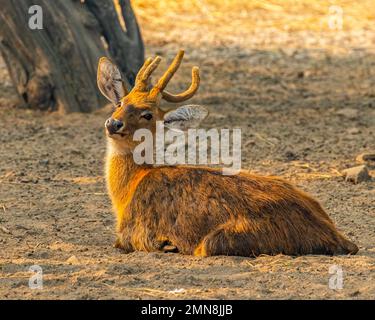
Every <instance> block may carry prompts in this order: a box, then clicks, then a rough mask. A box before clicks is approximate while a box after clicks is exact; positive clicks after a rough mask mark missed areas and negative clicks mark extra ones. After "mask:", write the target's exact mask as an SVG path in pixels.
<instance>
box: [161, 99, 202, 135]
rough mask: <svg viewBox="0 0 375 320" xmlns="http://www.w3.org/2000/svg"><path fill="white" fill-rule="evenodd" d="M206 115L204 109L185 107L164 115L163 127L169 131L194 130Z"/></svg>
mask: <svg viewBox="0 0 375 320" xmlns="http://www.w3.org/2000/svg"><path fill="white" fill-rule="evenodd" d="M207 115H208V111H207V109H206V108H205V107H202V106H198V105H192V104H190V105H186V106H182V107H179V108H177V109H176V110H173V111H169V112H167V113H166V114H165V115H164V125H165V126H166V127H167V128H169V129H177V130H183V131H184V130H187V129H189V128H196V127H197V126H198V125H199V124H200V122H201V121H202V120H204V119H205V118H206V117H207Z"/></svg>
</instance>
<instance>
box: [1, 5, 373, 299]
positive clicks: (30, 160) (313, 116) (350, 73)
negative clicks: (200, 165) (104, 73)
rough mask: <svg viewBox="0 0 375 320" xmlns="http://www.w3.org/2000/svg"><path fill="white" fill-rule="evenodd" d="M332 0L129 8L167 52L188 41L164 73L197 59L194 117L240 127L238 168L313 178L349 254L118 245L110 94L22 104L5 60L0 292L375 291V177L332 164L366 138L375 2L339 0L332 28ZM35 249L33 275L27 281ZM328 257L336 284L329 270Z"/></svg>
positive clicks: (182, 78)
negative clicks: (59, 109)
mask: <svg viewBox="0 0 375 320" xmlns="http://www.w3.org/2000/svg"><path fill="white" fill-rule="evenodd" d="M189 2H191V3H192V4H191V5H190V6H189V5H188V3H189ZM220 3H221V4H220ZM329 3H331V2H329V1H319V4H320V5H319V6H318V5H312V4H310V1H307V0H306V1H294V2H292V1H276V0H275V1H272V2H266V1H220V2H219V1H217V2H216V1H209V0H200V1H198V0H197V1H180V2H178V4H175V2H174V1H156V0H153V1H140V0H139V1H135V9H136V11H137V13H138V15H139V20H140V23H141V26H142V31H143V35H144V40H145V43H146V45H147V52H148V54H159V55H161V56H163V57H165V60H167V61H170V59H171V58H172V57H173V55H174V54H175V52H176V51H177V50H178V48H180V47H184V48H185V49H186V52H187V53H186V59H185V62H184V63H183V66H182V67H181V70H180V71H179V73H178V75H176V77H175V79H174V80H173V81H172V82H171V85H170V87H169V89H170V90H171V91H177V90H181V89H183V88H185V86H186V85H187V83H188V82H189V81H190V80H189V75H190V68H191V67H192V66H193V65H194V64H197V65H199V66H200V67H201V70H202V85H201V88H200V91H199V93H198V94H197V95H196V97H195V98H194V99H192V102H193V103H201V104H204V105H206V106H207V108H208V109H209V110H210V113H211V114H210V118H209V119H207V121H206V122H205V123H204V126H205V127H230V128H232V127H240V128H242V133H243V168H244V169H246V170H250V171H253V172H257V173H260V174H265V175H266V174H275V175H280V176H282V177H284V178H287V179H290V180H292V181H293V182H295V183H296V184H297V185H298V186H300V187H301V188H302V189H304V190H306V191H308V192H310V193H311V194H313V195H314V196H315V197H316V198H318V199H319V200H320V201H321V203H322V204H323V206H324V207H325V208H326V209H327V211H328V212H329V214H330V216H331V217H332V218H333V219H334V221H335V222H336V224H337V226H338V228H339V229H340V230H341V231H343V232H344V233H345V234H346V235H347V236H348V237H349V238H350V239H352V240H353V241H354V242H355V243H357V244H358V246H359V247H360V251H359V253H358V254H357V255H356V256H339V257H328V256H302V257H288V256H283V255H279V256H276V257H270V256H261V257H259V258H257V259H250V258H243V257H212V258H205V259H203V258H196V257H191V256H182V255H179V254H163V253H151V254H150V253H143V252H135V253H132V254H128V255H124V254H122V253H121V252H120V251H117V250H116V249H114V248H113V247H112V243H113V241H114V231H113V230H114V228H113V225H114V217H113V215H112V213H111V205H110V202H109V199H108V197H107V195H106V190H105V186H104V180H103V157H104V151H105V138H104V136H103V129H102V127H103V122H104V120H105V119H106V117H107V116H108V114H109V113H108V110H107V109H103V110H100V111H98V112H96V113H95V114H71V115H66V116H61V115H59V114H57V113H41V112H38V111H30V110H22V109H20V108H19V107H18V106H17V105H18V103H17V99H16V95H15V94H14V90H13V88H12V86H11V82H10V79H9V77H8V75H7V73H6V70H5V66H4V63H3V62H2V61H0V78H1V83H0V146H1V153H0V298H5V299H19V298H26V299H40V298H47V299H63V298H69V299H112V298H115V299H119V298H120V299H127V298H131V299H149V298H157V299H159V298H162V299H169V298H171V299H172V298H177V299H185V298H194V299H195V298H198V299H200V298H209V299H211V298H215V299H234V298H237V299H273V298H277V299H302V298H303V299H306V298H307V299H312V298H317V299H374V298H375V281H374V280H375V190H374V180H375V178H373V179H372V181H368V182H362V183H360V184H357V185H353V184H351V183H349V182H345V181H344V180H343V178H342V177H341V175H340V172H341V170H343V169H345V168H347V167H350V166H354V165H356V162H355V157H356V155H357V154H359V153H361V152H364V151H371V150H375V49H374V39H375V28H374V25H373V22H371V20H372V21H373V19H374V16H371V12H373V10H372V11H371V10H369V9H370V8H371V1H370V0H369V1H336V2H335V3H338V4H340V5H341V6H342V7H343V9H344V25H343V29H342V30H331V29H329V28H328V22H327V21H328V16H327V13H328V6H329ZM167 4H168V5H170V6H169V7H167ZM371 174H372V175H373V176H375V172H374V169H372V171H371ZM35 264H37V265H40V266H41V267H42V268H43V273H44V288H43V289H42V290H31V289H29V287H28V279H29V277H30V276H31V274H32V273H30V272H29V271H28V268H29V267H30V266H31V265H35ZM332 265H338V266H340V267H341V268H342V270H343V272H344V282H343V289H342V290H332V289H330V288H329V286H328V281H329V278H330V277H331V274H329V268H330V267H331V266H332ZM176 289H179V290H177V291H176Z"/></svg>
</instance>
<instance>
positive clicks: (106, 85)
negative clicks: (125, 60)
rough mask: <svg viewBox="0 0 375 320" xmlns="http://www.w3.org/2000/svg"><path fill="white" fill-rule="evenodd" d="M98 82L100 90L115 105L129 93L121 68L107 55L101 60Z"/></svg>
mask: <svg viewBox="0 0 375 320" xmlns="http://www.w3.org/2000/svg"><path fill="white" fill-rule="evenodd" d="M97 83H98V87H99V90H100V92H101V93H102V94H103V95H104V96H105V97H106V98H107V99H108V100H109V101H111V102H112V103H113V104H114V105H118V104H119V103H120V101H121V99H122V98H123V97H124V96H126V94H127V91H126V89H125V86H124V83H123V81H122V78H121V72H120V70H119V69H118V68H117V67H116V65H115V64H113V63H112V62H111V61H110V60H109V59H108V58H106V57H102V58H100V60H99V65H98V76H97Z"/></svg>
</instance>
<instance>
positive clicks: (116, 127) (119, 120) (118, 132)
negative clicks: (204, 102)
mask: <svg viewBox="0 0 375 320" xmlns="http://www.w3.org/2000/svg"><path fill="white" fill-rule="evenodd" d="M183 55H184V51H183V50H180V51H179V52H178V54H177V55H176V57H175V58H174V60H173V62H172V63H171V64H170V66H169V67H168V69H167V71H166V72H165V73H164V74H163V76H162V77H161V78H160V79H159V80H158V81H157V82H156V84H155V85H154V86H152V85H151V84H150V83H151V81H150V76H151V74H152V73H153V72H154V71H155V69H156V68H157V67H158V65H159V64H160V61H161V58H160V57H159V56H157V57H155V58H154V59H152V58H148V59H147V60H146V61H145V62H144V64H143V66H142V68H141V69H140V70H139V72H138V74H137V77H136V79H135V85H134V87H133V89H132V90H131V91H130V92H127V90H126V87H125V85H124V82H123V80H122V78H121V72H120V70H119V69H118V68H117V67H116V65H114V64H113V63H112V62H111V61H110V60H109V59H108V58H105V57H103V58H101V59H100V61H99V65H98V77H97V82H98V87H99V89H100V91H101V92H102V94H103V95H104V96H105V97H106V98H107V99H108V100H110V101H111V102H112V103H113V105H114V106H116V109H115V111H114V112H113V114H112V116H111V117H110V118H109V119H107V121H106V122H105V128H106V133H107V136H108V138H109V139H111V141H112V142H113V143H115V144H116V146H117V148H121V150H122V151H123V152H131V151H132V150H133V149H134V148H135V146H136V145H137V142H136V141H133V135H134V132H135V131H136V130H138V129H149V130H151V132H153V133H154V132H155V130H156V122H157V121H163V122H164V124H165V126H166V127H168V128H179V129H187V128H188V127H194V126H196V125H197V124H198V123H199V122H200V121H201V120H203V119H204V118H205V117H206V116H207V114H208V112H207V111H206V109H205V108H203V107H201V106H197V105H185V106H182V107H179V108H177V109H175V110H173V111H169V112H166V111H163V110H162V109H161V108H160V102H161V98H163V99H164V100H166V101H169V102H174V103H177V102H182V101H185V100H187V99H189V98H191V97H192V96H193V95H194V94H195V93H196V91H197V90H198V87H199V68H198V67H193V69H192V83H191V85H190V87H189V88H188V89H187V90H186V91H185V92H182V93H180V94H176V95H174V94H171V93H169V92H167V91H166V90H165V88H166V86H167V84H168V82H169V81H170V80H171V78H172V77H173V75H174V74H175V72H176V71H177V69H178V68H179V66H180V64H181V61H182V58H183Z"/></svg>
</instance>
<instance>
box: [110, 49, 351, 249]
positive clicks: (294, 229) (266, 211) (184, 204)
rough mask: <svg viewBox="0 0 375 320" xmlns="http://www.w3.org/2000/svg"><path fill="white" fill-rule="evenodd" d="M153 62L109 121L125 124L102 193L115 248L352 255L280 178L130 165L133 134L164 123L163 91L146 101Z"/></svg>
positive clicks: (313, 205)
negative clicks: (110, 212) (148, 115)
mask: <svg viewBox="0 0 375 320" xmlns="http://www.w3.org/2000/svg"><path fill="white" fill-rule="evenodd" d="M180 57H181V58H182V56H181V53H180ZM159 60H160V59H159ZM159 60H157V59H155V60H154V61H153V62H152V61H151V60H147V61H146V63H145V67H143V68H142V69H141V71H140V74H139V75H138V76H137V79H141V80H139V81H141V82H139V83H138V85H137V84H136V87H135V89H133V91H132V92H130V93H129V94H128V95H127V96H126V97H124V98H123V99H122V103H121V107H119V108H117V109H116V111H115V112H114V113H113V115H112V118H114V119H118V120H121V121H123V122H124V123H125V124H126V125H125V128H124V129H122V130H121V131H120V133H121V135H120V136H119V135H116V136H110V137H109V145H110V147H109V151H108V154H107V159H106V160H107V172H106V175H107V184H108V191H109V195H110V197H111V200H112V203H113V206H114V210H115V212H116V215H117V237H118V239H117V242H116V246H117V247H119V248H122V249H123V250H125V251H126V252H131V251H134V250H143V251H157V250H161V249H162V248H163V247H164V246H165V245H172V246H175V247H177V249H178V251H179V252H181V253H183V254H194V255H197V256H211V255H240V256H257V255H259V254H270V255H274V254H279V253H283V254H288V255H302V254H329V255H332V254H349V253H351V254H355V253H356V252H357V251H358V247H357V246H356V245H355V244H354V243H352V242H350V241H349V240H347V239H346V238H345V237H344V236H343V235H341V234H340V233H339V232H338V231H337V230H336V228H335V226H334V224H333V222H332V221H331V219H330V218H329V217H328V215H327V214H326V213H325V211H324V210H323V209H322V207H321V206H320V204H319V203H318V202H317V201H315V200H314V199H312V198H311V197H310V196H308V195H307V194H305V193H303V192H302V191H299V190H297V189H296V188H295V187H293V186H292V185H291V184H289V183H288V182H286V181H284V180H282V179H280V178H276V177H262V176H256V175H251V174H247V173H240V174H238V175H234V176H224V175H222V174H221V171H220V170H216V169H211V168H205V167H189V166H176V167H151V166H147V165H137V164H135V163H134V161H133V156H132V153H131V151H132V150H133V148H134V147H135V145H136V143H135V142H134V141H132V134H133V133H134V131H135V130H137V129H138V128H148V129H150V130H153V131H154V130H155V121H156V120H160V119H162V117H163V115H164V112H163V111H162V110H161V109H160V108H159V103H160V98H161V93H162V91H158V92H157V93H158V94H155V90H157V88H156V89H155V87H154V88H153V89H152V90H151V92H153V94H152V95H150V94H149V91H148V90H146V85H145V82H146V80H147V79H146V78H143V79H142V75H144V74H145V73H147V76H149V75H150V73H151V72H152V70H151V71H150V68H149V69H147V67H148V66H150V65H152V63H154V64H155V63H156V64H158V62H159ZM175 62H176V61H174V63H175ZM177 62H178V63H177V64H179V61H177ZM175 65H176V63H175ZM154 67H155V66H154ZM154 67H153V68H154ZM175 69H176V68H175ZM169 71H170V70H169ZM174 71H175V70H174ZM169 76H170V73H169ZM169 78H170V77H169ZM142 81H143V82H142ZM163 86H164V87H165V86H166V83H163ZM145 110H149V111H152V112H153V115H154V117H153V120H152V121H147V120H145V119H142V118H141V117H140V114H141V113H142V112H144V111H145Z"/></svg>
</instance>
